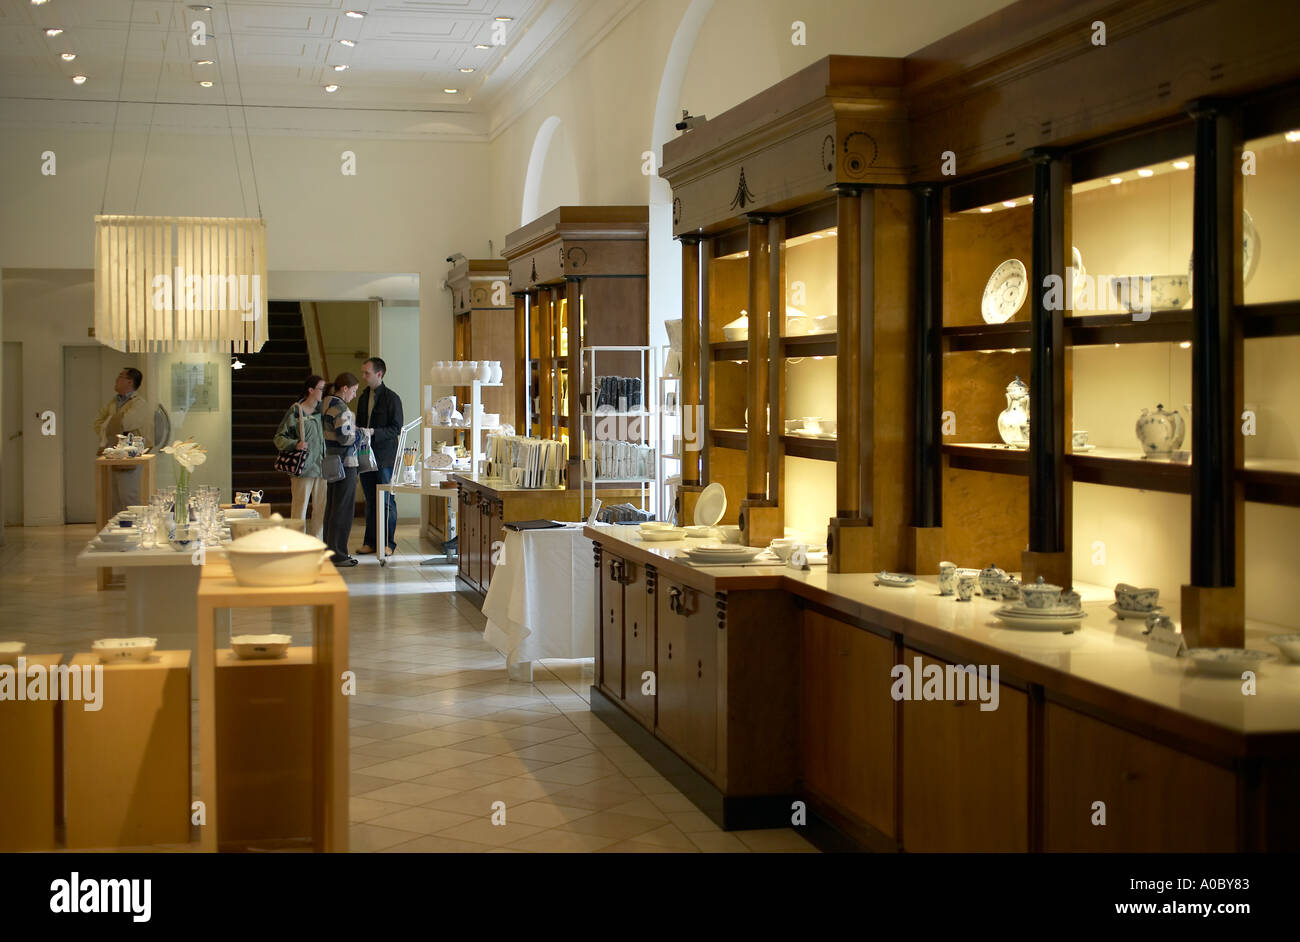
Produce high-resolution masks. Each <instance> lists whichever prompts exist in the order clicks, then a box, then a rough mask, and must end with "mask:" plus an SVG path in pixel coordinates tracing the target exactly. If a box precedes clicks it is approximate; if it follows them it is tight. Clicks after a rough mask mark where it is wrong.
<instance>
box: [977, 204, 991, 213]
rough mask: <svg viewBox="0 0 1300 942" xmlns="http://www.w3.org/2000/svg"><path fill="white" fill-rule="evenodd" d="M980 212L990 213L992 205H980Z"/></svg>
mask: <svg viewBox="0 0 1300 942" xmlns="http://www.w3.org/2000/svg"><path fill="white" fill-rule="evenodd" d="M980 212H982V213H991V212H993V207H992V206H981V207H980Z"/></svg>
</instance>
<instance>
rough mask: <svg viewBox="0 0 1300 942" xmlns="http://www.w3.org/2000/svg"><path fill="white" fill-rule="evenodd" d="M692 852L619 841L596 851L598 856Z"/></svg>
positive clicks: (692, 850) (694, 850) (690, 851)
mask: <svg viewBox="0 0 1300 942" xmlns="http://www.w3.org/2000/svg"><path fill="white" fill-rule="evenodd" d="M694 852H696V849H695V848H694V847H692V848H690V849H689V850H686V849H678V848H674V847H663V846H660V845H658V844H641V843H638V842H636V841H619V842H618V843H617V844H610V845H609V846H608V847H602V848H601V849H600V850H598V851H596V853H598V854H689V853H694Z"/></svg>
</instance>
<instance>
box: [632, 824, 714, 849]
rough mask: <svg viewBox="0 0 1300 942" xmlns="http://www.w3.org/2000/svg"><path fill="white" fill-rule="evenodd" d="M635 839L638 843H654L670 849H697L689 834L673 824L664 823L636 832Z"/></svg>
mask: <svg viewBox="0 0 1300 942" xmlns="http://www.w3.org/2000/svg"><path fill="white" fill-rule="evenodd" d="M636 840H637V843H639V844H654V845H657V846H660V847H667V848H670V849H671V850H684V851H696V850H698V849H699V848H698V847H697V846H696V845H695V843H694V842H693V841H692V840H691V837H690V835H688V834H683V833H682V831H681V830H680V829H679V828H678V827H677V825H675V824H665V825H664V826H663V827H658V828H655V829H654V830H653V831H646V832H645V833H644V834H638V835H637V836H636Z"/></svg>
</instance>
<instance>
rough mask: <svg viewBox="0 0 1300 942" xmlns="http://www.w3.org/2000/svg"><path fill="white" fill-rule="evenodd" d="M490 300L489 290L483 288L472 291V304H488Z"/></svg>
mask: <svg viewBox="0 0 1300 942" xmlns="http://www.w3.org/2000/svg"><path fill="white" fill-rule="evenodd" d="M487 299H488V289H487V288H483V287H478V288H474V289H472V290H471V291H470V294H469V301H470V304H486V303H487Z"/></svg>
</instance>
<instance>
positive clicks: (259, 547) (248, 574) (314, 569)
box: [226, 526, 330, 586]
mask: <svg viewBox="0 0 1300 942" xmlns="http://www.w3.org/2000/svg"><path fill="white" fill-rule="evenodd" d="M329 556H330V551H329V549H328V548H327V547H326V546H325V544H324V543H322V542H321V541H320V540H318V539H316V538H315V537H314V536H308V535H307V534H306V533H300V532H298V531H297V530H290V529H289V528H288V527H284V526H272V527H265V528H263V529H260V530H256V531H254V532H253V533H250V534H248V535H247V536H241V537H240V538H239V539H237V540H235V541H234V542H233V543H231V544H230V545H229V546H227V547H226V558H227V559H229V560H230V568H231V570H232V571H233V572H234V574H235V581H236V582H238V583H239V584H240V585H247V586H290V585H311V584H312V583H313V582H315V581H316V579H317V577H318V576H319V574H320V565H321V563H323V562H324V561H325V560H326V559H328V558H329Z"/></svg>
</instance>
